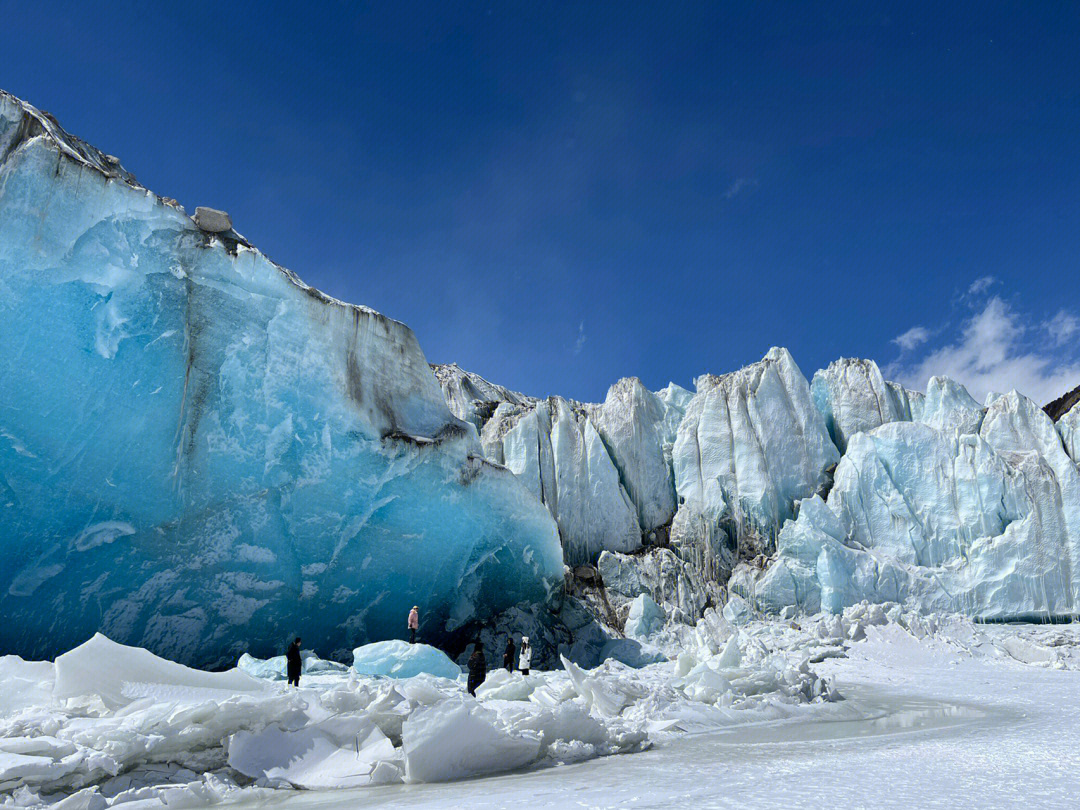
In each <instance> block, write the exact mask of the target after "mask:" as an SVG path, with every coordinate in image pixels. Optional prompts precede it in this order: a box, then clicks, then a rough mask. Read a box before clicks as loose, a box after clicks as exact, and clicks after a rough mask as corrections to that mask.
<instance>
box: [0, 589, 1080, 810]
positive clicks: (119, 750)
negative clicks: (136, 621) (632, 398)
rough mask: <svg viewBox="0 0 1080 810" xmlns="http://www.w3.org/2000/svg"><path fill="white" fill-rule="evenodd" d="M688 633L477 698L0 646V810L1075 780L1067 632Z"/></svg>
mask: <svg viewBox="0 0 1080 810" xmlns="http://www.w3.org/2000/svg"><path fill="white" fill-rule="evenodd" d="M683 644H684V645H685V647H686V651H684V652H683V653H682V655H681V656H679V657H677V659H676V660H673V661H671V662H667V663H663V664H654V665H651V666H649V667H645V668H643V669H638V670H635V669H631V668H629V667H626V666H624V665H621V664H618V663H616V662H608V663H606V664H605V665H603V666H602V667H600V668H598V669H596V670H592V671H583V670H580V669H578V668H577V667H574V666H573V665H572V664H569V665H568V667H567V669H566V670H565V671H560V672H551V673H534V674H533V675H531V676H529V677H528V678H523V677H522V676H520V675H517V674H515V675H513V676H510V675H508V674H507V673H505V672H502V671H495V672H493V673H492V675H491V676H489V679H488V682H487V683H486V684H485V685H484V687H482V688H481V690H480V692H479V694H478V699H477V700H474V699H472V698H471V697H469V696H467V695H466V694H464V689H463V683H462V681H461V679H458V680H451V679H447V678H440V677H435V676H432V675H428V674H420V675H414V676H412V677H408V678H400V679H396V678H386V677H378V676H376V677H365V676H359V675H358V674H357V673H356V672H355V671H353V670H351V669H349V668H346V667H343V666H342V665H333V664H330V663H329V662H320V661H318V660H317V659H308V661H307V662H306V666H307V667H308V670H309V671H308V673H307V674H305V676H304V680H303V684H304V686H303V688H301V689H300V690H291V689H290V688H289V687H287V686H285V685H284V684H283V683H282V682H281V681H279V680H276V679H277V677H278V672H277V670H278V668H279V664H280V663H281V662H273V661H270V662H257V661H253V660H252V659H250V658H249V659H247V660H246V661H245V662H244V668H243V669H236V670H231V671H229V672H225V673H203V672H199V671H197V670H190V669H188V668H186V667H181V666H179V665H176V664H172V663H171V662H167V661H163V660H162V659H159V658H156V657H154V656H152V655H150V654H149V653H147V652H145V651H143V650H138V649H135V648H126V647H122V646H120V645H114V644H112V643H111V642H108V641H107V640H106V639H104V638H100V637H99V638H97V639H95V640H94V641H92V642H91V643H88V644H87V645H84V646H83V647H81V648H79V649H77V650H75V651H73V652H72V653H69V654H67V655H66V656H62V657H61V658H60V659H58V661H57V662H56V663H55V664H54V663H50V662H40V663H29V662H23V661H21V659H17V658H14V657H10V656H9V657H7V658H4V659H0V676H2V679H3V684H4V691H3V696H2V698H0V804H2V805H4V806H41V805H46V804H51V805H53V806H54V807H57V808H59V809H60V810H70V809H71V808H75V807H78V808H89V810H100V809H101V808H104V807H107V806H110V805H111V806H121V805H123V806H125V807H128V808H131V810H135V809H136V808H139V807H162V806H168V807H178V806H182V807H197V806H209V805H217V804H231V805H239V806H279V805H281V804H285V805H287V806H290V807H291V808H294V810H299V808H300V807H301V806H304V807H308V806H318V807H351V806H355V805H357V804H359V803H363V804H364V806H394V807H414V806H415V807H440V806H447V807H450V806H464V805H468V806H471V807H500V806H507V805H508V804H511V803H525V804H529V805H530V806H536V807H543V806H555V805H558V806H582V807H669V806H685V805H693V806H701V807H713V806H716V807H727V806H746V807H780V806H784V807H801V806H806V807H820V806H830V807H841V808H848V807H851V808H854V807H934V806H941V807H952V806H957V805H960V804H963V805H967V806H978V807H1005V806H1013V805H1015V804H1016V803H1017V802H1023V803H1024V804H1025V806H1026V807H1029V808H1030V807H1065V806H1069V804H1068V803H1069V802H1070V801H1071V800H1072V798H1073V797H1074V796H1075V794H1076V792H1077V789H1078V788H1080V745H1078V744H1080V705H1078V703H1080V628H1077V627H1076V626H1074V625H1057V626H1032V625H991V626H985V625H984V626H978V625H972V624H970V623H969V622H966V621H964V620H960V619H951V618H950V619H933V618H931V619H925V618H918V617H915V616H911V615H905V614H900V613H899V612H898V611H895V610H894V611H892V612H891V613H890V615H889V617H886V615H885V612H884V611H881V610H880V609H878V608H868V609H867V608H860V607H856V608H855V609H852V610H849V611H848V613H847V616H846V617H844V618H842V619H841V618H839V617H816V618H810V619H806V620H801V622H800V623H797V624H791V623H785V622H779V621H771V622H749V623H745V624H743V625H741V626H733V625H731V624H729V623H727V622H726V621H725V620H724V619H723V617H722V616H720V615H718V614H715V613H710V614H709V616H708V617H707V619H706V620H704V621H703V622H702V623H701V624H700V625H699V627H698V628H697V631H696V634H695V637H694V639H693V640H692V641H691V640H690V639H688V638H684V639H683ZM690 650H692V651H690ZM361 657H362V656H361V655H358V660H359V659H360V658H361ZM422 657H423V656H422ZM431 657H432V661H434V659H435V656H434V655H432V656H431ZM252 672H257V673H260V674H261V675H262V676H263V677H253V676H252V675H251V674H250V673H252ZM613 754H622V756H611V755H613Z"/></svg>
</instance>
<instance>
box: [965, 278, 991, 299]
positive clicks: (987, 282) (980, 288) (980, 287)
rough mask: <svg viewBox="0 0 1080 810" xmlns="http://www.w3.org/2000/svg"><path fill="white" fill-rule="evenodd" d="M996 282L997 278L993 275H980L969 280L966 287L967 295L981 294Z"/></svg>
mask: <svg viewBox="0 0 1080 810" xmlns="http://www.w3.org/2000/svg"><path fill="white" fill-rule="evenodd" d="M996 282H997V279H996V278H994V277H993V276H982V277H981V278H977V279H975V280H974V281H973V282H971V286H970V287H968V295H982V294H983V293H984V292H986V291H987V290H989V289H990V288H991V287H993V286H994V284H995V283H996Z"/></svg>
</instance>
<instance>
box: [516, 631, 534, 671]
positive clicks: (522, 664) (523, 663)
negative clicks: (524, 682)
mask: <svg viewBox="0 0 1080 810" xmlns="http://www.w3.org/2000/svg"><path fill="white" fill-rule="evenodd" d="M531 663H532V645H531V644H530V643H529V637H528V636H522V637H521V654H520V655H519V656H518V669H520V670H521V674H522V675H528V674H529V664H531Z"/></svg>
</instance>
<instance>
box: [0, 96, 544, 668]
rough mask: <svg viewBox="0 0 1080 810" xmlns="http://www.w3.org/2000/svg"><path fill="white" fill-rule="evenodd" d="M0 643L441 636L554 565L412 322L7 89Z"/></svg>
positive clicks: (530, 509) (509, 480)
mask: <svg viewBox="0 0 1080 810" xmlns="http://www.w3.org/2000/svg"><path fill="white" fill-rule="evenodd" d="M0 160H2V162H0V344H2V345H3V346H4V351H3V353H2V354H0V380H2V388H0V541H2V548H3V554H4V560H5V564H4V566H3V569H2V571H0V610H2V612H3V615H4V617H5V621H4V624H3V627H2V628H0V649H3V650H4V651H17V652H20V653H22V654H24V655H27V656H34V657H46V656H51V655H54V654H56V653H58V652H60V651H62V650H65V649H68V648H71V647H73V646H75V645H76V644H78V643H80V642H82V641H84V640H85V639H86V638H88V637H89V636H91V635H93V634H94V633H95V632H96V631H99V630H100V631H101V632H104V633H106V634H107V635H109V636H110V637H111V638H113V639H115V640H117V641H120V642H123V643H126V644H135V645H139V646H143V647H146V648H148V649H150V650H153V651H154V652H156V653H159V654H161V655H165V656H168V657H170V658H173V659H176V660H181V661H185V662H188V663H197V664H203V665H207V664H225V663H232V662H235V660H236V658H237V657H238V656H239V655H240V653H242V652H245V651H250V652H252V653H253V654H255V655H259V656H262V657H268V656H269V655H272V654H275V653H277V652H280V649H281V648H282V647H283V646H284V642H285V640H286V639H287V638H288V637H290V636H291V635H293V634H302V635H303V637H304V638H305V646H309V645H310V646H316V647H317V649H318V651H319V653H320V654H321V655H323V656H325V657H331V656H333V657H337V658H342V657H347V655H348V653H349V652H350V651H351V650H352V649H353V648H354V647H355V646H357V644H359V643H363V642H366V641H371V640H377V639H385V638H392V637H394V636H401V635H403V634H404V632H405V619H406V615H407V613H408V610H409V608H410V607H411V606H412V605H413V604H420V605H421V606H422V608H423V615H424V620H425V624H424V627H423V630H424V632H425V634H426V635H428V637H429V638H439V637H443V636H445V635H447V634H448V633H451V632H453V631H454V630H455V629H457V628H459V627H462V626H464V625H467V624H469V623H471V622H481V621H484V620H485V619H486V618H488V617H490V616H491V615H493V614H494V613H496V612H498V611H501V610H503V609H505V608H508V607H510V606H512V605H514V604H517V603H519V602H525V603H530V604H536V603H547V602H549V601H551V600H553V599H554V598H556V594H557V592H558V589H559V586H560V583H561V581H562V553H561V549H560V546H559V539H558V535H557V530H556V527H555V523H554V521H553V520H552V519H551V517H550V515H549V514H548V512H547V511H546V510H545V509H544V508H543V506H542V505H541V504H540V503H539V501H537V500H536V499H535V498H534V497H533V496H532V495H531V494H530V493H529V492H528V490H527V489H526V487H525V486H524V485H522V483H521V482H519V481H518V480H517V479H516V478H515V477H514V476H513V475H512V474H511V473H510V472H509V471H507V470H506V469H504V468H501V467H499V466H497V465H493V464H491V463H489V462H488V461H486V460H485V459H484V457H483V455H482V453H481V451H480V447H479V443H478V441H477V439H476V434H475V431H473V430H471V429H469V427H468V426H467V425H466V424H465V423H464V422H462V421H460V420H458V419H457V418H455V417H454V416H453V415H452V414H451V413H450V411H449V409H448V408H447V405H446V402H445V400H444V399H443V396H442V392H441V390H440V388H439V385H438V383H437V381H436V380H435V378H434V376H433V375H432V373H431V370H430V368H429V366H428V364H427V361H426V359H425V357H424V354H423V352H422V351H421V349H420V347H419V345H418V344H417V341H416V338H415V336H414V335H413V333H412V332H411V331H410V330H409V329H408V328H407V327H406V326H404V325H403V324H401V323H398V322H396V321H393V320H391V319H389V318H386V317H384V316H382V315H380V314H378V313H376V312H374V311H372V310H370V309H367V308H365V307H359V306H352V305H348V304H344V303H341V302H339V301H335V300H333V299H331V298H328V297H327V296H325V295H323V294H322V293H320V292H319V291H317V290H314V289H312V288H310V287H308V286H307V285H305V284H303V282H301V281H300V280H299V279H298V278H297V277H296V276H295V275H293V274H292V273H290V272H289V271H288V270H285V269H284V268H281V267H279V266H277V265H275V264H273V263H272V262H270V261H269V260H268V259H267V258H266V257H265V256H263V255H262V254H261V253H260V252H259V251H257V250H256V249H254V248H253V247H251V246H250V245H249V244H248V243H247V242H246V241H245V240H244V239H243V237H241V236H240V235H239V234H238V233H236V232H235V231H230V232H227V233H225V234H221V235H211V234H208V233H205V232H202V231H200V230H199V229H198V228H197V227H196V225H195V224H194V223H193V221H192V220H191V218H189V217H188V216H187V215H186V214H185V213H184V211H183V210H182V209H181V208H180V207H179V206H177V205H176V204H175V203H172V202H171V201H168V200H165V199H163V198H160V197H157V196H156V195H154V194H152V193H151V192H149V191H147V190H146V189H145V188H143V187H142V186H140V185H139V184H138V183H137V182H136V181H135V179H134V178H133V177H132V176H131V175H130V174H129V173H128V172H126V171H125V170H124V169H123V168H122V167H121V166H120V165H119V163H118V162H117V161H116V160H115V159H114V158H109V157H107V156H105V155H103V154H102V153H100V152H98V151H97V150H96V149H94V148H93V147H90V146H88V145H87V144H85V143H82V142H81V141H78V140H77V139H75V138H72V137H71V136H69V135H67V134H66V133H65V132H64V131H63V130H61V129H60V128H59V127H58V126H57V125H56V124H55V122H54V121H52V119H51V118H49V117H48V116H46V115H44V114H42V113H40V112H38V111H37V110H35V109H34V108H33V107H30V106H29V105H26V104H24V103H22V102H20V101H18V100H17V99H15V98H13V97H12V96H10V95H7V94H0Z"/></svg>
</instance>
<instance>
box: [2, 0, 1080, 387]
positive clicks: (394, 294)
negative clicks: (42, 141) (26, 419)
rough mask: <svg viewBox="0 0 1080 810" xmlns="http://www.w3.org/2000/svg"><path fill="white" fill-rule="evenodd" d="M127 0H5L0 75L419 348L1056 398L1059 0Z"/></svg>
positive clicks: (612, 375)
mask: <svg viewBox="0 0 1080 810" xmlns="http://www.w3.org/2000/svg"><path fill="white" fill-rule="evenodd" d="M155 5H156V4H147V3H139V4H130V5H125V4H111V5H110V4H103V5H98V6H95V7H93V8H91V7H88V6H87V5H86V4H85V3H80V4H71V5H68V6H65V5H62V4H54V3H48V2H42V3H18V4H15V3H11V4H7V5H6V6H5V12H4V16H5V22H4V28H5V36H4V45H3V48H0V86H2V87H4V88H5V89H7V90H9V91H11V92H13V93H15V94H16V95H18V96H20V97H22V98H24V99H26V100H28V101H30V102H31V103H33V104H35V105H37V106H39V107H41V108H43V109H46V110H48V111H50V112H52V113H53V114H54V115H56V116H57V118H58V119H59V120H60V122H61V123H62V124H63V125H64V126H65V127H66V128H67V129H69V130H70V131H71V132H73V133H75V134H77V135H79V136H80V137H83V138H84V139H86V140H89V141H91V142H92V143H94V144H95V145H97V146H99V147H100V148H102V149H104V150H105V151H107V152H110V153H112V154H115V155H118V156H119V157H120V158H121V160H122V162H123V163H124V165H125V166H126V167H127V168H128V169H129V170H131V171H133V172H134V173H135V174H136V175H137V176H138V178H139V179H140V181H142V182H143V183H144V184H145V185H146V186H148V187H149V188H151V189H153V190H154V191H156V192H157V193H159V194H162V195H166V196H171V197H176V198H177V199H179V200H180V202H181V203H183V204H184V205H185V206H186V207H187V208H188V210H189V211H193V210H194V207H195V206H196V205H210V206H214V207H219V208H224V209H226V210H228V211H229V212H230V213H231V214H232V215H233V219H234V222H235V223H236V227H237V230H239V231H240V232H241V233H243V234H244V235H246V236H247V237H248V238H249V239H251V240H252V241H253V242H254V243H255V244H257V245H258V246H259V247H260V248H261V249H262V250H263V251H264V252H266V253H267V254H268V255H269V256H270V257H271V258H273V259H274V260H276V261H278V262H280V263H281V264H284V265H286V266H288V267H290V268H292V269H293V270H295V271H296V272H297V273H298V274H299V275H300V276H301V277H302V278H304V279H305V280H306V281H308V282H309V283H311V284H313V285H315V286H317V287H319V288H321V289H323V290H325V291H326V292H328V293H330V294H332V295H334V296H336V297H339V298H342V299H344V300H347V301H352V302H357V303H363V304H367V305H369V306H372V307H375V308H376V309H378V310H380V311H382V312H384V313H386V314H388V315H390V316H392V317H394V318H397V319H399V320H402V321H404V322H405V323H407V324H409V325H410V326H411V327H412V328H413V329H414V330H415V331H416V333H417V335H418V336H419V338H420V342H421V345H422V346H423V347H424V350H425V352H426V353H427V355H428V358H429V359H430V360H432V361H437V362H448V361H452V360H453V361H457V362H458V363H459V364H461V365H462V366H464V367H466V368H469V369H472V370H475V371H477V372H479V373H481V374H483V375H484V376H486V377H488V378H489V379H492V380H494V381H497V382H500V383H503V384H506V385H508V386H510V387H513V388H516V389H519V390H523V391H526V392H528V393H530V394H534V395H545V394H549V393H561V394H564V395H567V396H572V397H576V398H579V399H585V400H596V399H601V398H602V397H603V394H604V391H605V390H606V388H607V386H608V385H609V384H610V383H612V382H614V380H615V379H617V378H618V377H620V376H625V375H637V376H640V377H641V378H642V379H643V380H644V381H645V383H646V384H647V385H649V386H651V387H654V388H655V387H659V386H662V385H664V384H665V383H667V381H668V380H674V381H676V382H679V383H681V384H683V385H687V386H689V385H690V384H691V381H692V379H693V377H695V376H696V375H697V374H700V373H701V372H704V371H712V372H724V371H729V370H732V369H734V368H736V367H738V366H740V365H743V364H745V363H748V362H751V361H753V360H756V359H758V358H760V357H761V355H762V354H764V352H765V351H766V350H767V349H768V348H769V346H771V345H774V344H780V345H786V346H788V347H789V348H790V349H791V351H792V353H793V354H794V355H795V358H796V360H797V361H798V362H799V364H800V365H801V367H802V369H803V371H804V373H806V374H807V376H809V375H810V374H812V373H813V371H814V370H815V369H816V368H818V367H820V366H822V365H825V364H826V363H828V362H829V361H830V360H831V359H834V358H835V357H837V356H840V355H857V356H869V357H873V358H875V359H877V360H878V361H879V363H880V364H881V365H882V366H887V365H888V366H889V367H890V372H891V373H893V374H894V375H896V376H898V377H900V378H902V379H905V380H907V381H911V382H913V383H915V382H919V377H920V376H922V375H924V374H925V373H930V372H933V371H935V370H937V369H939V367H940V368H943V370H949V371H951V373H954V374H956V375H957V376H960V377H962V378H965V380H964V381H965V382H968V383H969V385H972V387H973V390H974V389H979V387H980V385H982V384H983V383H985V386H986V387H1005V385H1006V384H1009V385H1011V384H1013V383H1012V380H1013V378H1014V377H1016V376H1017V375H1020V376H1021V377H1022V376H1023V374H1021V372H1024V373H1026V374H1028V375H1029V376H1030V375H1031V374H1032V373H1034V374H1035V376H1034V377H1033V378H1032V379H1027V378H1024V379H1023V380H1022V382H1023V384H1024V385H1026V386H1027V387H1028V388H1031V389H1032V393H1033V395H1035V396H1036V397H1037V398H1046V395H1045V394H1043V392H1042V391H1041V390H1040V391H1035V390H1034V389H1037V388H1039V387H1040V386H1041V387H1042V388H1044V389H1045V390H1046V391H1052V390H1054V389H1055V388H1056V387H1058V386H1059V385H1060V384H1062V380H1067V379H1071V378H1072V376H1073V375H1074V374H1075V375H1076V376H1077V379H1076V380H1075V382H1074V383H1073V384H1076V383H1080V364H1078V363H1077V353H1076V344H1077V338H1078V337H1080V327H1078V323H1080V322H1078V321H1076V316H1077V314H1080V299H1078V293H1080V281H1078V272H1077V271H1078V256H1080V227H1078V226H1080V45H1078V44H1077V43H1078V42H1080V6H1078V5H1077V4H1075V3H1064V2H1063V3H1054V2H1045V3H1019V2H1017V3H987V2H978V3H937V2H934V3H927V4H921V5H920V4H903V5H901V4H896V5H894V4H886V3H873V2H855V3H850V4H846V3H844V4H819V3H770V2H753V3H677V2H663V3H661V2H656V3H652V4H644V3H632V2H631V3H623V2H602V3H573V4H571V3H565V4H564V3H530V4H524V3H494V2H492V3H486V4H485V3H476V4H471V3H470V4H461V3H455V2H432V3H422V4H412V3H403V2H392V3H391V2H386V3H378V4H373V5H369V4H360V3H351V2H350V3H324V4H315V5H316V6H317V8H314V9H312V8H306V9H302V8H301V7H299V6H296V7H289V6H285V5H278V4H274V3H265V4H258V5H252V6H249V7H241V6H240V5H239V4H227V3H226V4H220V3H215V4H201V3H197V2H184V3H176V4H161V6H162V8H161V10H156V9H155ZM987 277H989V279H990V280H989V281H986V282H981V283H978V284H975V289H974V290H972V291H970V292H969V288H971V286H972V284H973V283H974V282H976V280H978V279H983V278H987ZM995 302H996V303H995ZM995 307H996V309H994V308H995ZM991 310H993V311H991ZM980 318H983V319H987V318H988V319H989V320H990V321H994V323H991V324H990V326H989V327H987V326H986V324H984V323H982V321H980V320H979V319H980ZM995 318H996V320H995ZM1054 324H1056V326H1054ZM995 327H996V328H997V330H998V331H997V332H994V328H995ZM912 328H921V329H922V332H919V331H918V330H916V331H915V332H914V333H911V335H910V336H911V337H912V339H911V340H909V341H907V343H908V345H909V348H908V349H907V350H906V351H905V352H904V353H903V354H901V349H900V347H899V345H898V344H897V343H896V342H895V341H894V339H895V338H896V337H897V336H898V335H900V334H902V333H905V332H908V330H911V329H912ZM987 329H989V331H990V333H991V335H990V337H987ZM1002 329H1004V332H1002V331H1001V330H1002ZM1010 330H1011V331H1010ZM995 340H996V341H997V342H996V343H995V342H994V341H995ZM1002 353H1004V357H999V356H998V355H999V354H1002ZM1040 363H1041V364H1042V365H1041V366H1040V365H1039V364H1040ZM1033 369H1034V371H1033ZM965 375H970V378H966V377H965ZM979 375H982V378H980V379H982V382H980V381H977V380H976V378H977V377H979ZM982 393H983V392H982V391H981V390H980V391H979V392H978V395H980V396H981V394H982ZM1040 395H1041V396H1040Z"/></svg>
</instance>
